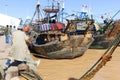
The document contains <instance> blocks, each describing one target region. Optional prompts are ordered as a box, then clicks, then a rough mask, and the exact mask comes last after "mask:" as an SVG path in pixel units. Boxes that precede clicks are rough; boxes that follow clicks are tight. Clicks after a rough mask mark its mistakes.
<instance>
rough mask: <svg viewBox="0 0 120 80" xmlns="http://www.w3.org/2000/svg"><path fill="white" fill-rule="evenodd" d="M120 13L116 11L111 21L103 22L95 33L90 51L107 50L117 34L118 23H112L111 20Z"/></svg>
mask: <svg viewBox="0 0 120 80" xmlns="http://www.w3.org/2000/svg"><path fill="white" fill-rule="evenodd" d="M119 12H120V10H118V11H117V12H116V13H115V14H114V15H113V17H112V18H111V19H105V20H104V24H105V25H104V26H103V27H102V28H100V29H99V30H98V31H96V34H95V36H94V42H93V43H92V44H91V46H90V47H89V48H90V49H107V48H108V47H109V46H110V45H111V44H112V40H114V39H115V37H116V35H117V34H119V33H120V32H119V30H120V28H119V26H120V25H119V21H118V22H117V21H113V18H114V17H115V16H116V15H117V14H118V13H119Z"/></svg>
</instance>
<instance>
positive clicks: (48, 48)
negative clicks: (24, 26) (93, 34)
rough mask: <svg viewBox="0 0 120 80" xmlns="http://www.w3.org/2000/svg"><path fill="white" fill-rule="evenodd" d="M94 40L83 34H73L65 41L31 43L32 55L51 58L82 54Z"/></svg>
mask: <svg viewBox="0 0 120 80" xmlns="http://www.w3.org/2000/svg"><path fill="white" fill-rule="evenodd" d="M93 41H94V39H93V38H87V37H84V35H73V36H70V38H69V39H68V40H65V41H60V42H59V41H54V42H50V43H46V44H43V45H36V44H33V45H32V50H34V51H35V53H33V55H35V56H40V57H45V58H51V59H69V58H75V57H79V56H81V55H83V54H84V53H85V51H86V50H87V49H88V48H89V46H90V45H91V44H92V42H93Z"/></svg>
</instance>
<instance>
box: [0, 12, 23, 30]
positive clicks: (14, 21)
mask: <svg viewBox="0 0 120 80" xmlns="http://www.w3.org/2000/svg"><path fill="white" fill-rule="evenodd" d="M20 21H21V20H20V19H18V18H15V17H11V16H8V15H5V14H1V13H0V25H1V26H6V25H12V26H16V28H17V27H18V26H19V24H20Z"/></svg>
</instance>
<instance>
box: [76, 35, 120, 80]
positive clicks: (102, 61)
mask: <svg viewBox="0 0 120 80" xmlns="http://www.w3.org/2000/svg"><path fill="white" fill-rule="evenodd" d="M119 44H120V33H119V34H118V36H117V37H116V38H115V40H114V41H113V42H112V44H111V45H110V47H109V48H108V49H107V50H106V52H105V53H104V54H103V55H102V56H101V57H100V58H99V59H98V61H97V62H96V63H95V64H94V65H93V66H92V67H91V68H90V69H89V70H88V71H87V72H86V73H85V74H84V75H83V76H82V77H81V78H80V79H78V80H90V79H92V78H93V77H94V75H95V74H96V73H97V72H98V71H99V70H100V69H101V68H102V67H103V66H104V65H105V64H106V62H108V61H110V59H111V58H112V54H113V52H114V51H115V49H116V48H117V46H118V45H119Z"/></svg>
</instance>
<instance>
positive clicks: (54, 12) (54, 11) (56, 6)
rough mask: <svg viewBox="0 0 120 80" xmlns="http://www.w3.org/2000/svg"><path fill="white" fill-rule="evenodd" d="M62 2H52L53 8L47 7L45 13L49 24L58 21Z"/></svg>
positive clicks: (59, 0)
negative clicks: (52, 20) (53, 20)
mask: <svg viewBox="0 0 120 80" xmlns="http://www.w3.org/2000/svg"><path fill="white" fill-rule="evenodd" d="M60 2H61V0H52V6H50V5H48V6H46V7H45V8H44V9H43V11H44V12H45V17H46V18H45V19H46V20H47V22H48V23H49V21H50V20H51V19H52V18H54V19H55V20H57V21H58V13H59V11H60ZM48 4H49V0H48Z"/></svg>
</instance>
